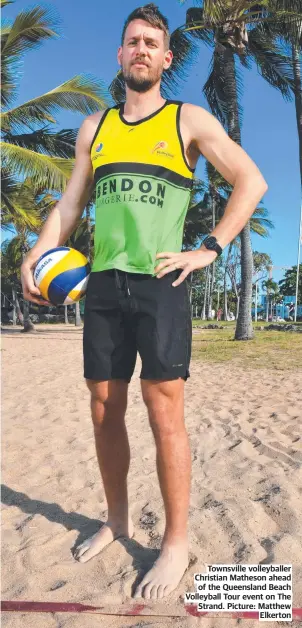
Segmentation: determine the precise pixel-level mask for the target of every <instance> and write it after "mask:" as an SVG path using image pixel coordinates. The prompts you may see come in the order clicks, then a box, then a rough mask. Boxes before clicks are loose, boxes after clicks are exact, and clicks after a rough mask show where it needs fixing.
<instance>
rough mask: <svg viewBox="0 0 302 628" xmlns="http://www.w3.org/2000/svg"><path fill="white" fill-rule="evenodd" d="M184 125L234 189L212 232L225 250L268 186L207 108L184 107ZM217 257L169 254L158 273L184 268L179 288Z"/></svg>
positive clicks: (201, 253) (203, 250) (209, 253)
mask: <svg viewBox="0 0 302 628" xmlns="http://www.w3.org/2000/svg"><path fill="white" fill-rule="evenodd" d="M182 125H183V127H184V128H185V129H186V132H188V136H189V138H190V139H191V145H192V146H193V147H194V149H195V150H196V152H199V153H200V154H202V155H203V156H204V157H205V158H206V159H207V160H208V161H209V162H210V163H211V164H212V165H213V166H214V168H216V170H217V171H218V172H220V174H221V175H222V176H223V177H224V179H225V180H226V181H228V183H230V185H232V186H233V191H232V194H231V196H230V198H229V201H228V203H227V207H226V210H225V213H224V215H223V217H222V218H221V220H220V221H219V223H218V224H217V225H216V227H215V229H213V231H212V233H211V235H213V236H215V238H216V239H217V243H218V244H219V245H220V247H221V248H222V249H224V248H225V247H226V246H227V245H228V244H229V243H230V242H231V241H232V240H233V239H234V238H235V237H236V236H237V235H238V234H239V233H240V231H242V229H243V227H244V226H245V225H246V224H247V222H248V220H249V219H250V217H251V216H252V214H253V212H254V211H255V209H256V207H257V205H258V203H259V201H260V200H261V198H262V196H263V195H264V193H265V192H266V190H267V184H266V182H265V180H264V178H263V176H262V174H261V172H260V171H259V169H258V168H257V166H256V164H255V163H254V162H253V161H252V159H250V157H249V156H248V155H247V154H246V152H245V151H244V150H243V149H242V148H241V147H240V146H239V145H238V144H236V142H234V141H233V140H231V138H230V137H229V136H228V135H227V133H226V132H225V130H224V128H223V126H222V125H221V124H220V122H218V120H216V118H215V117H214V116H212V114H210V113H208V112H207V111H206V110H205V109H202V108H201V107H197V106H195V105H189V104H186V105H183V107H182ZM157 257H158V258H160V257H161V259H162V258H163V257H164V255H163V254H162V253H160V254H159V255H158V256H157ZM216 257H217V253H216V252H215V251H209V250H207V249H206V248H205V246H203V245H202V246H201V248H200V249H197V250H194V251H188V252H185V253H173V254H172V253H169V254H167V256H166V261H165V262H162V263H161V264H159V265H158V267H157V269H156V272H157V271H158V270H160V269H161V268H162V272H159V274H158V275H157V276H158V277H161V276H163V275H164V274H166V272H170V271H171V270H173V268H182V269H183V272H182V273H181V275H180V277H179V279H178V280H177V281H175V282H174V283H173V285H174V286H177V285H179V284H180V283H181V282H182V281H183V280H184V279H185V277H187V275H188V274H189V273H190V272H192V270H196V269H197V268H203V267H205V266H208V265H209V264H211V263H212V262H213V261H214V259H215V258H216Z"/></svg>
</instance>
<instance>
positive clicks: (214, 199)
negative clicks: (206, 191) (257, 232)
mask: <svg viewBox="0 0 302 628" xmlns="http://www.w3.org/2000/svg"><path fill="white" fill-rule="evenodd" d="M210 195H211V203H212V229H213V230H214V229H215V226H216V207H217V192H216V190H215V187H214V185H212V184H210ZM215 266H216V265H215V262H213V263H212V264H211V281H210V290H209V303H208V316H207V318H208V319H212V307H213V293H214V284H215Z"/></svg>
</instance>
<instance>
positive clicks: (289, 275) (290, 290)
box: [279, 264, 302, 303]
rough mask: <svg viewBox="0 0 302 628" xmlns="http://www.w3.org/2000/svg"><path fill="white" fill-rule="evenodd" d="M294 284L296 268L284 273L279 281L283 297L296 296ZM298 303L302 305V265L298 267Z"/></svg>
mask: <svg viewBox="0 0 302 628" xmlns="http://www.w3.org/2000/svg"><path fill="white" fill-rule="evenodd" d="M296 282H297V266H293V267H292V268H289V269H288V270H286V271H285V277H284V279H281V281H279V288H280V292H282V294H284V295H285V296H293V295H294V294H296ZM298 303H302V264H300V266H299V286H298Z"/></svg>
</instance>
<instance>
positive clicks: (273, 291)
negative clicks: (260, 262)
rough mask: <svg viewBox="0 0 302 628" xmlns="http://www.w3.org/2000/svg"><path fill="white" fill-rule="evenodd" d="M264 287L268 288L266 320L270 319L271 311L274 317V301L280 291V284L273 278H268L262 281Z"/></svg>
mask: <svg viewBox="0 0 302 628" xmlns="http://www.w3.org/2000/svg"><path fill="white" fill-rule="evenodd" d="M262 286H263V288H265V289H266V321H268V320H269V312H270V316H271V318H272V316H273V307H274V302H275V300H276V298H277V296H278V295H279V293H280V290H279V286H278V284H277V283H276V281H273V279H266V281H263V282H262Z"/></svg>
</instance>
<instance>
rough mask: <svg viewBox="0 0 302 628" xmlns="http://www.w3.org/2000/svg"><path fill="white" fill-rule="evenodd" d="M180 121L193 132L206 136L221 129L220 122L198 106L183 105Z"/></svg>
mask: <svg viewBox="0 0 302 628" xmlns="http://www.w3.org/2000/svg"><path fill="white" fill-rule="evenodd" d="M182 119H183V122H184V124H185V125H186V126H187V127H188V129H190V131H191V132H192V133H193V134H194V132H196V131H197V132H198V134H199V135H200V133H202V132H204V133H205V134H207V133H208V132H210V131H211V130H212V129H217V128H219V127H220V128H221V125H220V122H218V120H217V119H216V118H215V116H213V115H212V114H211V113H210V112H209V111H207V110H206V109H204V108H203V107H199V106H198V105H192V104H191V103H184V104H183V106H182Z"/></svg>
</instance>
